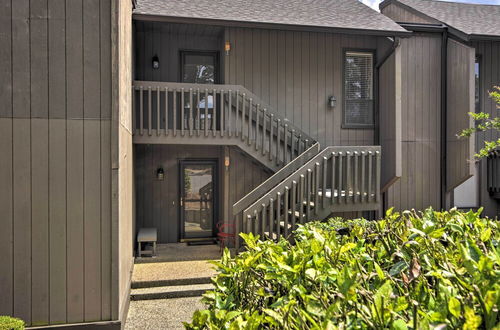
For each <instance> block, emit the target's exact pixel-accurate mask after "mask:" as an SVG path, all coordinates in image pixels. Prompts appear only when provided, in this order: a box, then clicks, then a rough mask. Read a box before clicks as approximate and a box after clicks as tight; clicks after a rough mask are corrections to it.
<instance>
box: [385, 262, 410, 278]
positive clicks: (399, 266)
mask: <svg viewBox="0 0 500 330" xmlns="http://www.w3.org/2000/svg"><path fill="white" fill-rule="evenodd" d="M406 268H408V263H407V262H406V261H404V260H401V261H399V262H397V263H395V264H394V265H393V266H392V267H391V269H389V275H391V276H396V275H398V274H400V273H401V272H402V271H403V270H405V269H406Z"/></svg>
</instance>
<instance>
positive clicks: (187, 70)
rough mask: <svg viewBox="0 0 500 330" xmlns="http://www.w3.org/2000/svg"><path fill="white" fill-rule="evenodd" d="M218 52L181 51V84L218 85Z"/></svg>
mask: <svg viewBox="0 0 500 330" xmlns="http://www.w3.org/2000/svg"><path fill="white" fill-rule="evenodd" d="M219 69H220V68H219V52H216V51H181V82H183V83H192V84H218V83H219V75H220V73H219V72H220V71H219Z"/></svg>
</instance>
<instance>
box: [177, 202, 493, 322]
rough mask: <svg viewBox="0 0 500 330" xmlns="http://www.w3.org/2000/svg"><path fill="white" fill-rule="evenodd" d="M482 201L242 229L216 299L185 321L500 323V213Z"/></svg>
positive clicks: (212, 295) (224, 264)
mask: <svg viewBox="0 0 500 330" xmlns="http://www.w3.org/2000/svg"><path fill="white" fill-rule="evenodd" d="M480 214H481V210H479V211H477V212H473V211H470V212H468V213H463V212H459V211H457V210H451V211H449V212H437V211H434V210H432V209H428V210H426V211H424V212H423V213H417V212H414V211H412V212H409V211H405V212H403V213H402V214H400V213H395V212H393V211H392V210H389V211H388V212H387V215H386V217H385V219H382V220H378V221H374V222H368V221H366V220H353V221H343V220H340V219H332V220H330V221H328V222H313V223H309V224H306V225H304V226H300V227H299V228H298V229H297V230H296V232H295V239H294V240H295V241H294V242H293V243H290V242H289V241H287V240H285V239H282V240H281V241H279V242H277V243H275V242H272V241H260V240H258V237H255V236H253V235H252V234H249V235H242V237H243V238H244V240H245V242H246V246H247V251H245V252H243V253H241V254H239V255H237V256H236V257H235V258H231V257H230V254H229V252H228V251H227V250H226V251H225V252H224V254H223V257H222V259H221V261H220V262H215V265H216V266H217V269H218V271H219V274H218V275H217V276H216V277H215V278H214V279H213V283H214V285H215V289H214V290H213V291H209V292H207V293H206V294H205V296H204V298H203V301H204V302H205V303H206V304H207V306H208V308H207V309H206V310H202V311H196V312H195V314H194V315H193V318H192V321H191V323H185V327H186V328H187V329H263V328H264V329H265V328H267V329H283V328H285V329H366V328H371V329H431V328H436V327H437V328H440V329H443V328H447V329H451V328H453V329H455V328H463V329H478V328H481V329H500V326H499V313H498V306H499V299H500V281H499V280H500V266H499V264H500V247H499V244H498V243H499V239H500V234H499V228H498V222H497V221H496V220H492V219H488V218H481V216H480Z"/></svg>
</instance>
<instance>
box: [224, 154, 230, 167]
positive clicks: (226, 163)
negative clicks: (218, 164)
mask: <svg viewBox="0 0 500 330" xmlns="http://www.w3.org/2000/svg"><path fill="white" fill-rule="evenodd" d="M229 164H230V161H229V156H226V157H224V166H225V167H229Z"/></svg>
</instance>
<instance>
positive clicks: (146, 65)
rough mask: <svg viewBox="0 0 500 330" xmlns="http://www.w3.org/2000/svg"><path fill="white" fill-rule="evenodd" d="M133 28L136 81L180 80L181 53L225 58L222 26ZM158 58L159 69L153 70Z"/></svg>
mask: <svg viewBox="0 0 500 330" xmlns="http://www.w3.org/2000/svg"><path fill="white" fill-rule="evenodd" d="M134 25H135V45H134V47H135V55H136V57H135V79H136V80H147V81H180V63H181V59H180V51H182V50H200V51H220V56H221V57H222V56H223V52H222V46H223V43H222V36H223V33H224V31H223V30H222V29H221V28H219V27H211V26H200V25H181V24H165V23H159V22H140V21H136V22H135V24H134ZM155 55H156V56H158V59H159V62H160V68H159V69H158V70H154V69H153V67H152V59H153V57H154V56H155ZM222 62H223V59H222ZM223 63H224V62H223ZM223 63H222V64H223ZM222 68H223V66H222ZM223 71H225V70H222V69H221V73H222V72H223ZM221 79H222V77H221Z"/></svg>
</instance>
